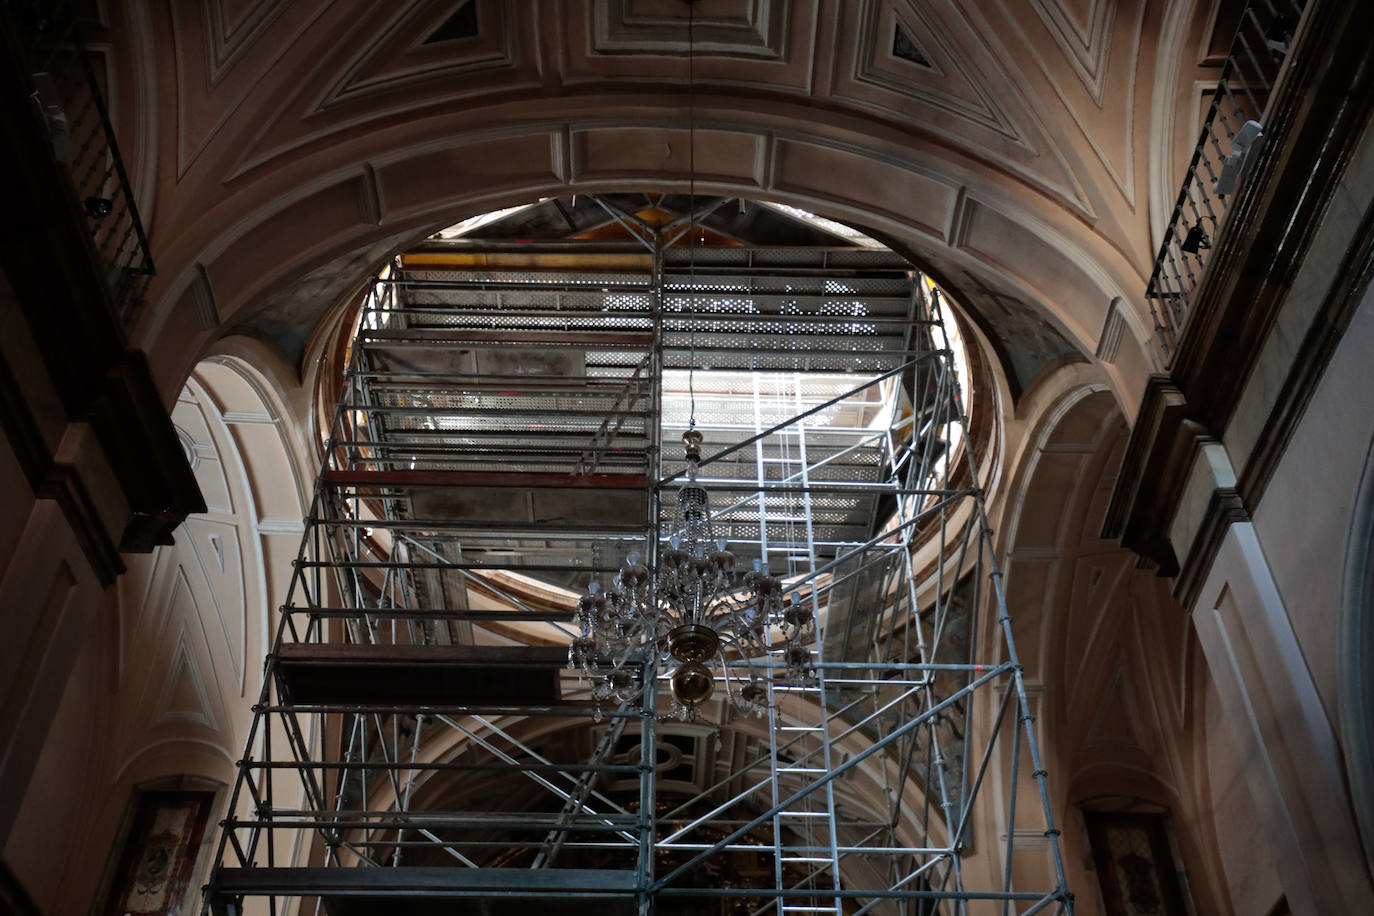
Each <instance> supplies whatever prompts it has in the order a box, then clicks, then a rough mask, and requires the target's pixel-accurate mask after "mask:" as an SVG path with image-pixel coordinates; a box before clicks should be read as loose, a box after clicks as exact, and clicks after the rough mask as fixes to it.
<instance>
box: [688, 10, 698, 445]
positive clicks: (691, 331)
mask: <svg viewBox="0 0 1374 916" xmlns="http://www.w3.org/2000/svg"><path fill="white" fill-rule="evenodd" d="M695 13H696V7H695V4H694V3H693V2H692V0H687V298H686V303H687V308H688V312H687V345H688V349H689V350H690V351H691V352H690V354H689V356H688V359H689V362H688V364H687V401H688V416H687V428H688V429H696V426H697V388H696V372H697V326H696V320H695V319H694V318H692V317H691V312H692V303H693V302H694V301H695V300H694V298H693V297H694V296H695V295H696V288H697V249H696V245H697V226H696V222H697V217H696V214H697V125H696V70H695V58H696V54H695V51H696V35H695V32H694V28H693V26H694V21H695Z"/></svg>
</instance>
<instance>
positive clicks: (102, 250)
mask: <svg viewBox="0 0 1374 916" xmlns="http://www.w3.org/2000/svg"><path fill="white" fill-rule="evenodd" d="M3 12H4V13H5V14H7V15H6V16H5V18H8V19H9V20H10V21H9V22H8V23H6V24H5V25H6V26H7V27H8V28H9V29H10V30H12V34H13V35H14V36H15V38H16V39H17V40H18V42H20V43H21V44H22V47H23V51H24V52H25V55H26V56H25V57H24V59H23V63H24V65H25V67H26V69H27V70H28V72H29V74H30V83H31V89H32V99H33V102H34V111H35V119H36V121H37V123H38V124H39V125H40V129H45V130H46V131H47V133H48V136H49V137H50V138H51V141H52V149H53V155H54V157H55V158H56V159H57V161H58V162H59V163H61V165H62V166H64V169H65V171H66V173H67V175H68V177H69V178H70V180H71V187H72V192H73V195H74V198H75V202H76V208H77V210H78V211H79V213H80V218H81V219H82V220H83V221H84V222H85V226H86V229H87V231H88V232H89V234H90V238H91V242H92V245H93V247H94V254H95V256H96V258H97V260H98V262H99V266H100V268H101V271H102V273H103V274H104V276H105V280H106V284H107V286H108V287H109V290H110V295H111V299H112V301H113V304H114V309H115V317H116V319H117V320H118V322H119V324H120V325H121V326H122V327H123V328H125V329H126V330H127V329H128V328H129V327H131V326H132V324H133V322H134V320H135V319H136V318H137V315H138V310H139V307H140V306H141V304H142V300H143V294H144V291H145V290H146V288H147V285H148V278H149V277H151V276H152V275H153V272H154V271H153V258H152V253H151V251H150V249H149V246H148V237H147V234H146V233H145V231H144V228H143V223H142V221H141V220H140V219H139V215H138V204H137V203H136V202H135V200H134V194H133V189H132V187H131V185H130V183H129V176H128V174H127V172H126V171H125V168H124V160H123V159H122V158H121V157H120V154H119V145H118V143H116V142H115V134H114V126H113V124H112V123H111V120H110V113H109V109H108V107H107V105H106V103H105V96H104V92H103V87H102V83H104V81H105V79H104V74H103V72H102V70H101V69H99V68H98V67H97V64H98V63H99V56H98V55H93V54H92V52H90V51H89V50H88V49H87V47H86V45H85V43H84V42H83V41H82V29H83V27H84V26H85V25H86V23H85V22H84V21H83V20H82V19H81V18H80V17H79V15H78V14H77V12H76V11H75V10H73V9H72V8H71V4H66V3H43V2H33V0H14V2H10V3H8V4H6V6H5V8H4V10H3Z"/></svg>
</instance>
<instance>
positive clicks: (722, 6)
mask: <svg viewBox="0 0 1374 916" xmlns="http://www.w3.org/2000/svg"><path fill="white" fill-rule="evenodd" d="M1196 6H1198V7H1199V8H1198V9H1189V8H1188V7H1189V5H1188V4H1186V3H1185V4H1177V3H1175V4H1166V3H1164V2H1162V0H1159V2H1150V0H1031V2H1024V3H1022V2H1010V0H981V2H978V3H962V2H954V0H861V2H854V3H843V4H825V3H821V2H819V0H698V2H697V3H695V4H694V6H693V8H692V9H693V16H694V17H695V21H694V26H693V32H694V38H695V50H694V53H693V56H692V66H693V71H694V73H693V76H694V83H693V86H692V89H691V91H690V92H689V91H688V86H687V80H686V77H687V73H686V71H687V63H688V56H687V43H686V38H687V16H688V11H689V8H688V5H687V4H686V3H684V2H682V0H596V2H593V0H566V2H559V3H546V2H534V0H524V2H498V0H465V2H458V3H449V4H438V3H421V2H409V3H397V4H372V3H365V2H362V0H356V2H349V0H345V2H324V0H316V2H293V3H286V2H279V0H258V2H250V0H241V2H233V3H231V2H227V0H206V2H204V3H200V4H179V3H169V4H165V5H153V6H151V7H148V8H146V10H143V12H142V13H137V14H136V15H135V19H137V16H138V15H144V14H146V18H145V19H143V20H141V21H130V22H120V21H115V22H112V23H111V26H112V36H113V37H114V39H115V43H116V46H115V48H114V53H113V57H112V60H113V63H114V66H115V68H116V81H117V83H118V87H119V89H120V91H119V93H118V94H117V98H116V103H117V106H118V110H119V112H121V113H122V114H121V119H122V127H121V136H123V137H128V138H130V141H129V142H128V143H127V144H126V145H128V146H130V147H132V148H133V150H132V152H131V155H130V157H129V158H131V159H133V160H134V162H135V167H134V171H135V174H136V176H139V177H138V178H136V182H137V183H138V184H139V185H140V187H141V189H142V194H143V197H144V198H145V200H144V201H143V209H144V211H145V212H146V213H148V214H149V215H150V216H149V220H148V221H149V223H150V224H151V235H152V239H153V245H154V248H155V255H156V258H157V263H158V265H159V269H160V273H159V276H158V278H157V280H156V283H155V285H154V287H153V289H152V291H151V297H152V300H153V301H152V303H151V305H150V308H149V309H148V310H147V312H146V317H145V319H144V323H143V326H142V327H140V329H139V333H138V334H137V335H136V337H137V341H136V342H138V343H140V344H141V345H143V346H144V347H145V348H147V349H148V350H149V352H150V354H151V355H152V357H153V362H154V365H155V368H156V370H157V371H158V372H159V373H160V374H161V375H162V376H163V379H164V384H166V385H168V386H169V387H170V386H171V385H173V384H177V385H179V376H180V375H181V374H184V371H185V369H186V368H187V367H183V366H181V365H180V362H179V361H184V360H189V359H190V358H191V357H190V356H188V355H187V353H188V352H189V351H190V350H191V349H193V348H187V347H185V345H184V340H183V338H182V336H181V335H186V334H190V335H193V336H198V337H199V338H200V339H203V340H209V339H212V338H213V337H215V336H219V335H222V334H224V333H229V332H232V331H233V330H234V329H236V328H238V329H242V328H252V329H253V330H254V332H255V333H258V334H267V335H269V336H272V337H274V338H277V339H279V340H287V339H292V340H295V341H298V342H299V341H302V340H304V339H305V338H306V337H307V336H308V334H309V333H310V332H311V329H312V328H313V326H314V324H315V323H316V321H317V320H318V318H319V317H320V316H321V315H323V314H324V313H325V312H326V311H327V310H328V308H329V307H330V306H332V305H334V304H336V303H337V302H339V301H341V300H342V299H344V298H346V297H347V296H348V295H349V294H350V293H351V292H352V291H353V290H355V289H356V288H357V285H358V283H359V282H360V281H361V280H362V278H363V277H364V276H365V274H366V272H367V268H368V267H370V266H371V265H372V264H375V263H376V262H377V261H378V260H380V259H381V258H382V257H384V256H385V255H386V254H387V253H389V252H392V251H395V250H398V249H400V248H402V247H404V246H405V245H406V244H408V243H411V242H413V241H415V240H417V239H419V238H423V237H425V236H426V235H428V234H430V233H432V232H433V231H434V230H435V229H436V228H438V227H440V226H443V225H448V224H451V223H453V222H454V221H456V220H458V219H461V218H464V217H466V216H471V215H474V214H477V213H481V212H485V211H489V210H493V209H497V208H500V207H505V206H510V205H513V204H518V203H525V202H529V201H531V200H537V199H538V198H541V197H569V196H570V194H571V193H575V192H577V191H579V190H585V191H600V192H608V191H622V192H625V191H643V192H659V191H664V190H669V191H673V190H678V191H685V190H686V188H685V183H686V182H685V178H686V174H687V170H688V164H689V160H690V159H693V158H694V159H695V165H696V173H697V181H698V188H699V190H700V191H701V192H703V193H711V194H717V195H722V196H732V197H733V196H739V197H748V198H755V199H770V200H776V201H779V202H782V203H788V204H793V205H796V206H801V207H804V208H806V209H808V210H811V211H814V212H817V213H821V214H823V215H825V216H829V217H833V218H837V219H840V220H844V221H847V222H851V223H854V224H856V225H863V226H866V227H868V228H869V229H870V230H872V231H873V232H874V233H876V234H880V235H881V236H882V237H884V238H885V239H890V240H891V241H892V243H893V244H894V247H897V248H898V249H899V250H903V251H904V252H909V253H910V254H911V255H913V256H914V257H916V258H917V259H918V260H919V261H920V262H921V263H922V264H924V265H927V266H929V267H930V268H931V270H932V272H933V273H934V274H935V275H937V276H940V277H941V279H942V280H943V282H944V283H945V285H946V286H948V287H950V288H951V289H952V290H953V291H955V292H957V293H958V294H960V296H961V298H962V300H963V301H964V302H965V304H966V305H967V306H968V308H969V309H970V310H971V311H972V312H973V313H974V314H975V315H976V316H978V317H979V318H980V319H981V320H982V323H983V324H984V326H985V330H989V331H990V332H991V331H994V330H995V331H996V335H997V336H999V337H1001V338H1003V339H1004V343H1005V340H1009V339H1011V338H1016V339H1024V340H1026V341H1027V343H1026V344H1025V345H1024V346H1023V347H1022V348H1021V350H1019V351H1016V350H1014V349H1013V348H1012V347H1010V346H1004V347H1003V353H1002V356H1003V361H1004V363H1005V364H1006V368H1007V370H1008V376H1009V378H1010V382H1011V387H1012V390H1013V393H1014V392H1015V391H1016V390H1017V389H1019V388H1023V387H1024V386H1026V385H1028V384H1029V383H1030V382H1031V380H1032V379H1033V377H1034V375H1035V373H1036V372H1037V371H1038V368H1037V367H1039V366H1042V365H1044V364H1046V363H1047V362H1052V361H1054V360H1056V359H1060V358H1062V357H1064V356H1065V355H1066V354H1078V355H1079V357H1080V358H1082V357H1087V356H1088V355H1095V356H1096V357H1097V358H1098V359H1099V360H1101V361H1102V364H1103V367H1104V368H1105V369H1106V371H1107V373H1108V375H1109V376H1110V377H1111V378H1112V380H1113V382H1114V383H1115V384H1116V385H1117V387H1118V389H1119V391H1120V390H1126V389H1135V388H1136V387H1137V384H1136V383H1137V382H1139V381H1140V380H1143V378H1144V376H1145V375H1146V374H1148V372H1149V371H1150V369H1151V368H1152V365H1153V360H1154V357H1153V355H1152V353H1151V352H1150V343H1149V340H1150V330H1149V324H1148V319H1147V318H1146V316H1147V314H1148V312H1147V310H1146V307H1145V303H1144V301H1143V295H1142V294H1143V290H1144V286H1145V278H1146V277H1147V275H1148V272H1149V267H1150V264H1151V261H1152V259H1153V253H1154V244H1153V240H1152V223H1156V222H1159V221H1160V220H1161V219H1162V218H1163V217H1162V215H1161V214H1160V213H1159V212H1156V211H1158V210H1159V208H1160V207H1163V208H1164V213H1166V214H1167V210H1168V207H1169V205H1170V201H1171V198H1172V197H1173V195H1174V193H1175V192H1176V188H1177V186H1178V179H1177V176H1178V175H1179V174H1180V169H1181V166H1182V165H1183V164H1184V163H1185V162H1186V150H1187V149H1189V148H1190V144H1191V140H1192V136H1193V131H1194V129H1195V128H1194V125H1195V123H1196V109H1195V103H1196V101H1197V92H1198V90H1197V88H1196V87H1197V86H1198V85H1200V84H1202V83H1203V82H1205V81H1207V80H1208V79H1210V78H1211V76H1212V74H1213V73H1214V71H1212V70H1209V68H1210V67H1212V66H1213V64H1214V63H1215V61H1214V60H1213V59H1212V58H1211V57H1209V49H1210V48H1212V47H1213V45H1214V44H1215V41H1214V40H1213V38H1212V31H1213V20H1214V16H1215V13H1214V12H1213V11H1212V10H1213V7H1215V6H1216V4H1211V3H1208V4H1201V3H1199V4H1196ZM1221 6H1222V7H1225V6H1226V4H1221ZM1203 7H1205V9H1204V8H1203ZM126 40H127V41H128V47H121V46H120V43H121V42H123V41H126ZM1161 62H1163V63H1162V64H1161ZM689 104H690V105H691V107H692V109H693V111H694V118H695V124H696V128H697V129H696V144H697V146H696V151H695V156H694V157H692V156H689V152H688V139H687V138H688V132H687V130H686V127H687V121H688V117H687V109H688V106H689ZM994 326H996V327H995V328H994ZM998 329H1000V330H998ZM174 341H177V342H176V343H174ZM997 346H999V345H998V344H994V347H995V348H996V347H997ZM297 348H298V345H296V346H293V347H288V350H294V349H297ZM164 364H165V365H164ZM1133 394H1134V392H1133V391H1132V395H1131V396H1133ZM1123 397H1124V396H1123Z"/></svg>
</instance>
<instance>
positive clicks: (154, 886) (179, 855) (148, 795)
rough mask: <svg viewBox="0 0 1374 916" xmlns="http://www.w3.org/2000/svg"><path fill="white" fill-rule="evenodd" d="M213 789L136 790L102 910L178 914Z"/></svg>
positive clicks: (119, 914)
mask: <svg viewBox="0 0 1374 916" xmlns="http://www.w3.org/2000/svg"><path fill="white" fill-rule="evenodd" d="M214 799H215V793H214V792H171V791H147V792H139V793H138V797H137V800H136V802H135V805H134V816H133V820H132V822H131V824H130V826H129V834H128V837H127V839H126V840H125V843H124V852H123V854H122V855H121V856H120V860H119V866H118V868H117V869H116V871H115V876H114V885H113V887H111V889H110V896H109V903H108V905H107V906H106V907H105V912H106V913H108V914H112V916H125V914H127V916H144V914H149V916H151V914H153V913H157V914H163V913H174V912H178V911H179V910H180V908H181V905H182V903H183V902H185V900H186V894H187V892H188V889H189V885H190V883H191V872H192V871H193V870H194V868H195V864H196V856H197V855H198V854H199V853H200V843H201V839H202V838H203V837H204V835H205V824H206V821H207V820H209V817H210V807H211V805H212V804H213V803H214Z"/></svg>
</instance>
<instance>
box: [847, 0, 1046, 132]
mask: <svg viewBox="0 0 1374 916" xmlns="http://www.w3.org/2000/svg"><path fill="white" fill-rule="evenodd" d="M861 15H862V17H863V19H862V22H863V26H862V29H861V31H860V32H859V36H858V37H859V46H858V53H857V54H856V55H855V56H854V60H853V63H854V79H856V80H858V81H861V82H866V83H872V84H874V85H877V86H882V87H884V88H886V89H889V90H891V91H892V92H895V93H898V94H899V95H902V96H906V97H908V98H910V99H912V100H914V101H918V102H922V103H925V104H927V105H931V106H933V107H935V108H938V109H939V110H941V111H946V112H948V113H950V114H953V115H956V116H957V117H960V118H963V119H965V120H968V121H970V122H972V123H973V124H976V125H978V126H979V127H982V128H985V129H987V130H991V131H994V132H995V133H997V134H1000V135H1001V136H1003V137H1005V138H1006V139H1007V140H1010V141H1011V142H1013V143H1016V144H1019V145H1022V146H1025V147H1027V148H1028V149H1030V148H1031V147H1030V144H1029V143H1028V142H1027V140H1026V138H1025V137H1024V136H1023V135H1022V133H1021V132H1020V131H1019V130H1018V129H1017V127H1016V125H1015V124H1013V123H1012V120H1011V118H1010V117H1009V116H1008V115H1007V113H1006V112H1005V111H1004V110H1003V109H1002V108H1001V107H1000V106H999V105H998V104H997V102H996V100H995V99H994V98H993V97H992V94H991V93H990V92H988V91H987V90H986V89H985V88H983V86H982V85H981V83H980V80H978V79H977V78H976V76H975V75H974V73H973V72H972V71H971V70H970V68H969V64H968V63H967V62H966V60H965V59H964V57H963V55H961V54H960V53H959V51H958V49H957V44H956V43H955V42H954V41H953V40H952V39H951V37H950V36H948V35H945V34H942V30H941V28H940V26H938V25H937V24H936V20H935V19H934V18H933V17H932V16H931V15H930V13H929V12H928V11H926V10H924V9H923V8H922V7H920V6H919V5H917V4H916V3H902V4H901V6H898V5H897V4H895V3H889V4H881V3H879V2H877V0H864V5H863V12H862V14H861ZM889 21H890V22H891V25H889ZM899 29H900V30H902V31H903V32H905V33H906V35H907V36H908V37H909V39H910V40H911V41H912V42H913V43H915V44H916V45H917V47H919V48H920V49H922V50H927V49H928V50H927V53H926V54H925V57H926V61H927V62H926V63H925V64H923V65H922V64H913V63H912V62H911V61H909V60H905V59H903V58H900V57H898V56H897V55H896V54H895V53H894V42H893V41H892V40H891V39H889V38H888V36H890V35H893V34H895V33H896V31H897V30H899Z"/></svg>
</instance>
